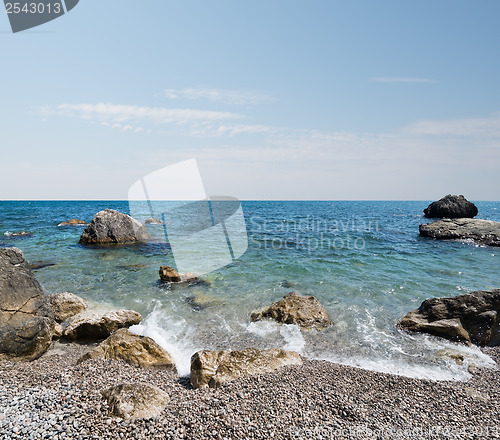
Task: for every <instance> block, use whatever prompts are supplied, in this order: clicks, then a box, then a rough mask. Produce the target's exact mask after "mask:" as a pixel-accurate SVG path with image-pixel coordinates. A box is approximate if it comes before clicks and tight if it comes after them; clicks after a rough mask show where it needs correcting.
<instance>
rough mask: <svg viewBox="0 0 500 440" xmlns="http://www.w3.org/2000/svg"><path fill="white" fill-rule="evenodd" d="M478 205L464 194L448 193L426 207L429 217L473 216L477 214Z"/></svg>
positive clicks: (425, 212)
mask: <svg viewBox="0 0 500 440" xmlns="http://www.w3.org/2000/svg"><path fill="white" fill-rule="evenodd" d="M477 212H478V211H477V207H476V205H474V203H472V202H469V201H468V200H467V199H466V198H465V197H464V196H462V195H460V196H452V195H451V194H448V195H447V196H444V197H443V198H442V199H440V200H438V201H437V202H432V203H431V204H430V205H429V206H428V207H427V208H425V209H424V215H425V217H428V218H473V217H475V216H476V215H477Z"/></svg>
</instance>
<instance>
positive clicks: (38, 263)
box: [29, 261, 56, 270]
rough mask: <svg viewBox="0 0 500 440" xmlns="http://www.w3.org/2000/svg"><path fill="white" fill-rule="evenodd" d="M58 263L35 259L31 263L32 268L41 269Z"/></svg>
mask: <svg viewBox="0 0 500 440" xmlns="http://www.w3.org/2000/svg"><path fill="white" fill-rule="evenodd" d="M55 265H56V263H51V262H50V261H33V262H32V263H30V264H29V267H30V269H31V270H39V269H43V268H45V267H51V266H55Z"/></svg>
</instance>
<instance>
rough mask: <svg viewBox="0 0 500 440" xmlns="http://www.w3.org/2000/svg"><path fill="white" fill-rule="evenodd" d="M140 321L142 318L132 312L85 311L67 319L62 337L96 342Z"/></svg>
mask: <svg viewBox="0 0 500 440" xmlns="http://www.w3.org/2000/svg"><path fill="white" fill-rule="evenodd" d="M141 320H142V316H141V315H140V314H139V313H137V312H134V311H133V310H106V309H85V310H83V311H81V312H80V313H78V314H77V315H75V316H73V317H72V318H70V319H69V322H68V325H67V327H66V328H65V329H64V333H63V336H64V337H65V338H67V339H71V340H75V339H81V340H86V341H98V340H100V339H104V338H107V337H108V336H109V335H110V334H111V333H113V332H114V331H116V330H118V329H119V328H124V327H130V326H131V325H136V324H139V322H141Z"/></svg>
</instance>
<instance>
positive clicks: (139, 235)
mask: <svg viewBox="0 0 500 440" xmlns="http://www.w3.org/2000/svg"><path fill="white" fill-rule="evenodd" d="M150 238H151V237H150V235H149V233H148V231H147V229H146V228H145V227H144V225H142V224H141V223H139V222H138V221H137V220H135V219H133V218H132V217H130V216H129V215H127V214H122V213H121V212H118V211H115V210H113V209H105V210H104V211H100V212H98V213H97V214H96V215H95V216H94V218H93V219H92V223H91V224H90V225H89V226H87V227H86V228H85V230H84V231H83V233H82V236H81V237H80V243H81V244H92V245H106V244H130V243H136V242H138V241H144V240H148V239H150Z"/></svg>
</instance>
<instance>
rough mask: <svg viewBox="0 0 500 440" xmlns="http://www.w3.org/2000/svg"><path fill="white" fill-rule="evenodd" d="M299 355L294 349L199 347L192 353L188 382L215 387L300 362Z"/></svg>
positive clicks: (197, 386)
mask: <svg viewBox="0 0 500 440" xmlns="http://www.w3.org/2000/svg"><path fill="white" fill-rule="evenodd" d="M301 363H302V359H301V357H300V355H299V354H298V353H296V352H294V351H287V350H279V349H276V348H272V349H269V350H259V349H256V348H247V349H246V350H240V351H230V350H228V351H209V350H202V351H198V352H197V353H195V354H194V355H193V356H192V357H191V385H192V386H193V388H206V387H210V388H217V387H219V386H220V385H221V384H223V383H224V382H229V381H232V380H236V379H238V378H239V377H242V376H245V375H250V376H254V375H256V374H261V373H268V372H270V371H273V370H276V369H278V368H281V367H284V366H285V365H297V364H301Z"/></svg>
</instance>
